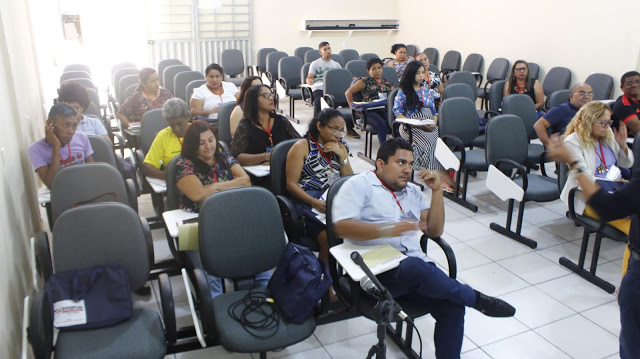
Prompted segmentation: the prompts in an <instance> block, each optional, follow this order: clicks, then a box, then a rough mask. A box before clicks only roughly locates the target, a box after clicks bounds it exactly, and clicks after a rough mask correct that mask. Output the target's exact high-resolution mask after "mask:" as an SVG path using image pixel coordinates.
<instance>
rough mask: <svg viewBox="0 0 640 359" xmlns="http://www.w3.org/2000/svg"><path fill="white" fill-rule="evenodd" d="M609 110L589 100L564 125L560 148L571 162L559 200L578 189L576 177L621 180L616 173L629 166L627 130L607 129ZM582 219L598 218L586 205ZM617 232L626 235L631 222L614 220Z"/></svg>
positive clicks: (592, 180) (621, 128) (567, 197)
mask: <svg viewBox="0 0 640 359" xmlns="http://www.w3.org/2000/svg"><path fill="white" fill-rule="evenodd" d="M612 123H613V121H612V120H611V109H610V108H609V106H607V105H605V104H603V103H601V102H596V101H592V102H589V103H588V104H586V105H584V106H582V107H581V108H580V110H579V111H578V113H577V114H576V115H575V117H574V118H573V119H572V120H571V122H569V125H567V129H566V131H565V133H564V136H563V137H564V145H565V147H566V148H567V150H568V152H569V153H570V158H571V159H572V162H571V163H570V165H569V167H570V168H571V171H570V172H569V176H568V178H567V182H566V184H565V185H564V188H563V189H562V193H561V194H560V199H562V201H563V202H564V203H568V199H569V191H571V189H572V188H574V187H577V186H578V180H577V177H578V174H580V173H582V174H584V175H586V176H587V178H588V179H589V180H591V182H595V181H596V180H597V179H603V180H613V181H619V180H621V174H620V170H619V169H618V168H617V166H619V167H624V168H629V167H631V166H632V165H633V152H632V151H630V150H629V148H628V147H627V127H626V126H625V124H624V123H622V122H620V128H619V129H613V130H612V129H611V124H612ZM583 214H584V215H585V216H588V217H591V218H596V219H598V218H599V217H598V215H597V214H596V212H595V211H594V210H593V209H592V208H591V207H590V206H587V207H586V208H585V210H584V213H583ZM609 224H610V225H612V226H613V227H615V228H617V229H619V230H620V231H622V232H624V233H627V234H629V226H630V224H631V220H630V219H629V218H623V219H618V220H615V221H612V222H609ZM628 255H629V253H628V252H627V251H625V258H624V260H623V269H622V273H623V275H624V273H625V271H626V265H627V263H628Z"/></svg>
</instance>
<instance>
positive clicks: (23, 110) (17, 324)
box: [0, 0, 44, 358]
mask: <svg viewBox="0 0 640 359" xmlns="http://www.w3.org/2000/svg"><path fill="white" fill-rule="evenodd" d="M0 30H1V33H0V98H1V99H2V106H0V118H2V123H3V128H2V131H0V171H1V172H2V175H1V176H0V228H2V231H0V253H2V260H1V261H0V288H1V289H2V293H3V296H2V298H3V299H2V300H1V301H0V343H1V344H2V345H0V358H18V357H19V354H20V344H21V334H22V333H21V326H22V300H23V298H24V296H25V295H26V294H28V293H30V292H31V290H32V288H31V286H30V284H31V282H30V280H29V278H30V277H31V270H30V266H29V262H28V255H29V254H28V253H29V251H28V248H29V245H28V239H29V237H31V236H33V234H34V233H35V232H36V231H37V230H38V229H39V228H41V225H42V224H41V221H40V213H39V209H38V204H37V200H36V196H35V181H34V175H33V171H32V169H31V164H30V162H29V160H28V158H27V155H26V148H27V146H28V145H29V144H30V143H31V142H33V141H34V140H35V139H36V138H38V137H40V136H42V134H43V132H44V113H43V110H42V100H41V99H42V96H41V94H40V87H39V86H40V83H39V79H38V77H39V74H38V66H37V64H36V61H35V58H36V56H35V51H34V44H33V42H32V38H31V34H30V18H29V12H28V10H27V3H26V2H23V1H10V0H3V1H0Z"/></svg>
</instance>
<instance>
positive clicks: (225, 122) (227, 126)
mask: <svg viewBox="0 0 640 359" xmlns="http://www.w3.org/2000/svg"><path fill="white" fill-rule="evenodd" d="M235 107H236V103H235V102H225V103H223V104H222V105H220V111H218V140H220V141H223V142H224V143H226V144H227V145H230V144H231V112H233V109H234V108H235Z"/></svg>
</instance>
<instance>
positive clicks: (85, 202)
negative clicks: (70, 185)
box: [71, 192, 120, 208]
mask: <svg viewBox="0 0 640 359" xmlns="http://www.w3.org/2000/svg"><path fill="white" fill-rule="evenodd" d="M108 195H111V196H113V198H114V202H120V201H118V195H117V194H116V193H115V192H104V193H101V194H99V195H97V196H95V197H93V198H90V199H87V200H84V201H78V202H76V203H74V204H73V205H72V206H71V208H76V207H78V206H82V205H83V204H89V203H93V202H94V201H95V200H97V199H99V198H101V197H104V196H108Z"/></svg>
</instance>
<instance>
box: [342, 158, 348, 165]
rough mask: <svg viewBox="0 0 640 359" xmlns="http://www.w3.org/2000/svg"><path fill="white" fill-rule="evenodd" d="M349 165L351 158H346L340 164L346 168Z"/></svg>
mask: <svg viewBox="0 0 640 359" xmlns="http://www.w3.org/2000/svg"><path fill="white" fill-rule="evenodd" d="M348 163H349V157H345V158H344V161H342V162H340V166H346V165H347V164H348Z"/></svg>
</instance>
